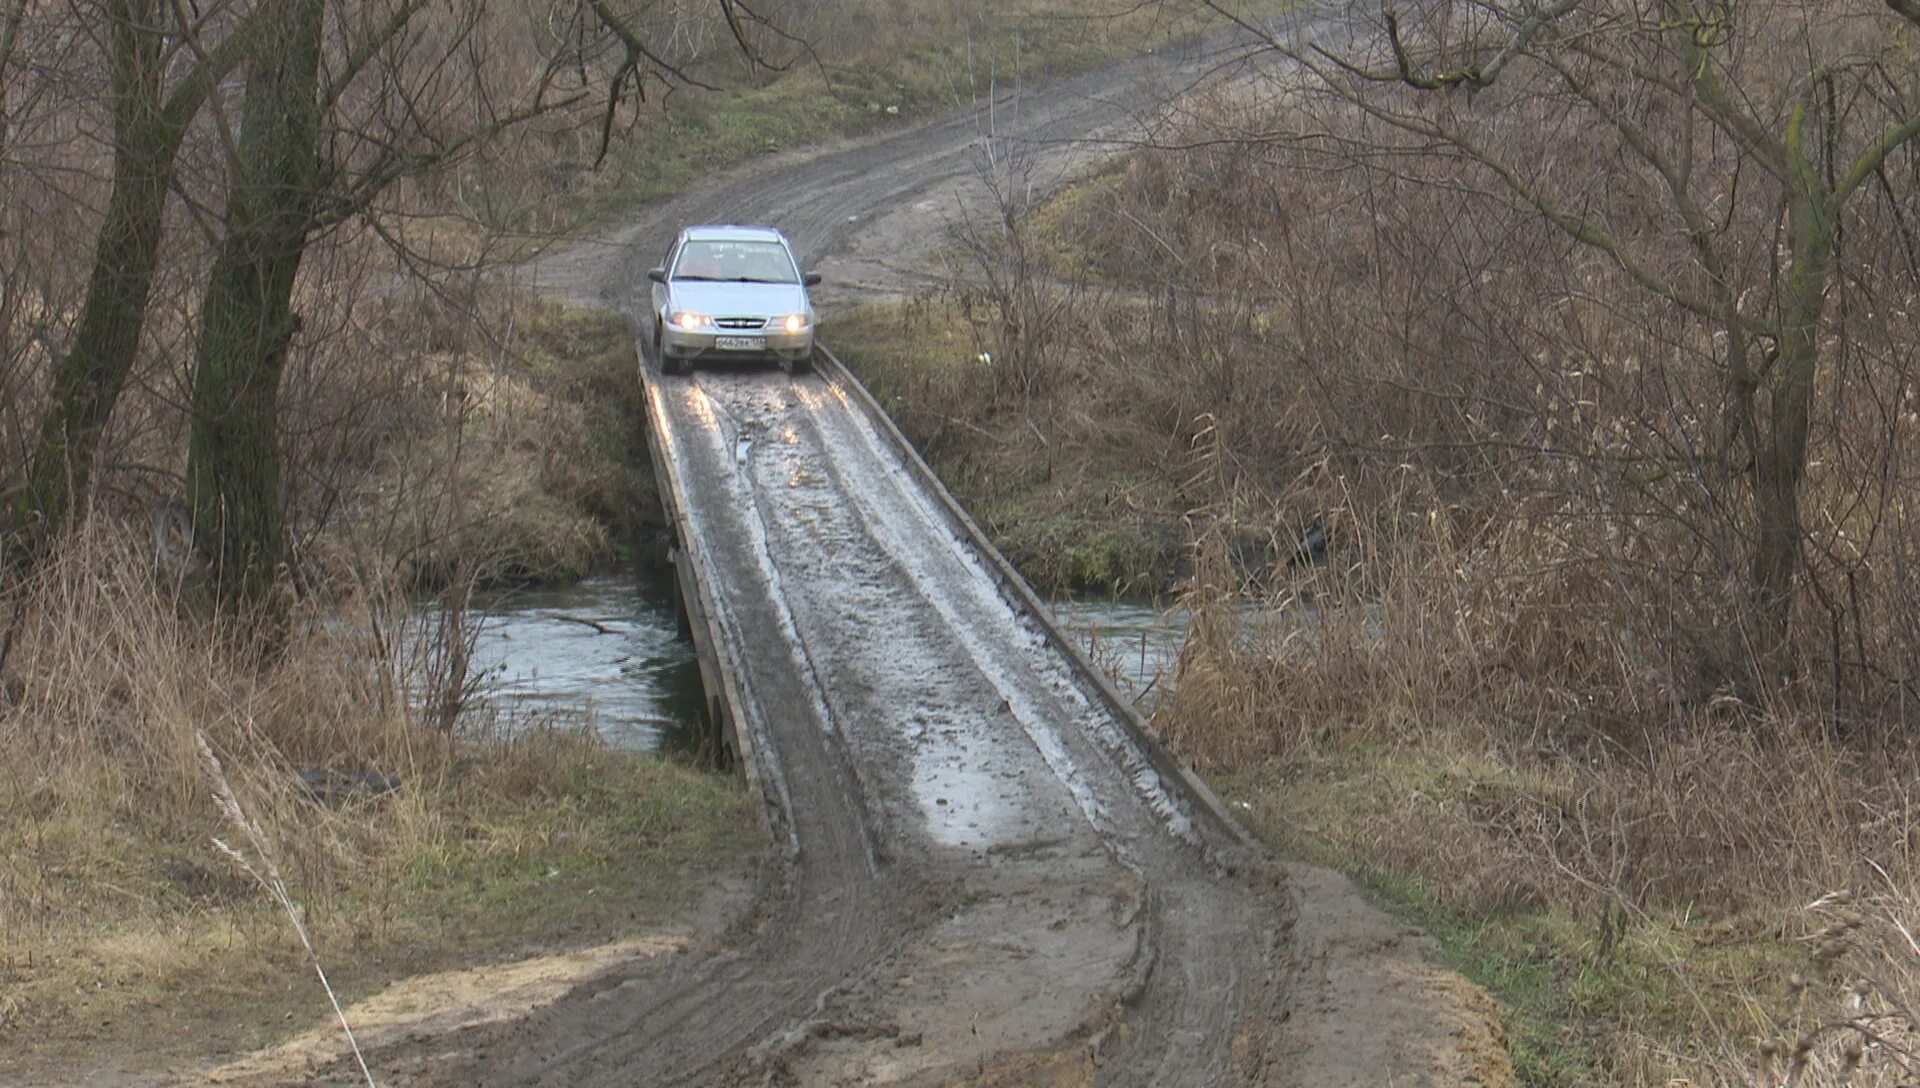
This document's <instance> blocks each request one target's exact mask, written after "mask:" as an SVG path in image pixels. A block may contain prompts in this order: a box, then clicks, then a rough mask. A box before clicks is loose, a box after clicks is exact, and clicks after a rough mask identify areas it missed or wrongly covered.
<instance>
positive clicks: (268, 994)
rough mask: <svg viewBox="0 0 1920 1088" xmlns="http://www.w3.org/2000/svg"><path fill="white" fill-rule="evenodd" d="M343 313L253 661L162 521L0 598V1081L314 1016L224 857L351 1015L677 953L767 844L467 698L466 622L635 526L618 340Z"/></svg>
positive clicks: (687, 797)
mask: <svg viewBox="0 0 1920 1088" xmlns="http://www.w3.org/2000/svg"><path fill="white" fill-rule="evenodd" d="M382 307H385V309H384V311H382ZM363 312H364V313H365V314H366V315H368V316H367V317H366V325H365V328H364V339H360V340H357V341H356V342H355V343H354V344H353V345H351V347H352V350H351V351H350V352H348V353H345V354H343V355H342V356H340V357H338V358H337V359H334V360H332V361H333V362H334V364H336V365H338V366H340V367H343V368H346V367H351V368H354V376H353V380H352V381H342V382H339V383H330V384H329V385H328V386H326V387H324V388H321V389H319V390H318V391H317V392H316V393H315V394H314V395H313V397H312V399H302V398H301V397H299V396H296V397H294V398H293V404H292V410H291V413H290V415H291V418H292V419H294V420H295V421H296V422H298V423H300V424H301V425H302V427H301V429H298V430H297V431H296V433H298V434H299V435H300V439H301V441H300V444H299V445H297V446H296V449H295V451H294V452H295V463H296V464H297V466H298V468H297V474H298V475H299V476H300V477H301V478H303V479H316V478H317V479H322V480H325V481H327V482H328V484H329V485H330V486H329V489H328V492H327V494H326V496H325V502H324V505H321V506H317V507H301V506H300V504H299V503H298V502H296V518H295V524H296V525H297V526H298V529H297V530H296V531H297V532H300V533H302V534H304V540H305V543H304V545H303V550H302V559H303V563H302V568H301V570H300V571H299V572H298V576H297V577H296V578H292V579H290V583H291V584H290V585H289V586H288V592H289V594H290V595H292V597H293V601H292V603H291V604H290V611H291V613H292V615H293V622H292V628H291V633H290V634H289V636H288V638H287V640H286V644H285V645H284V646H283V647H282V648H280V650H279V651H278V652H277V653H274V654H272V655H270V656H269V657H268V658H266V659H264V660H263V659H262V658H261V656H260V655H259V654H257V653H256V652H254V651H253V650H252V649H250V648H249V647H248V645H247V639H245V638H244V637H236V635H237V632H236V631H234V630H231V629H229V628H228V627H227V625H226V624H225V622H224V621H216V620H209V619H208V617H207V615H206V612H205V609H204V606H203V602H202V598H203V597H204V594H205V590H204V587H203V585H202V580H203V574H202V573H201V572H200V571H199V569H198V568H197V567H196V566H195V565H194V564H193V563H192V561H191V559H190V558H189V559H186V560H184V561H182V560H181V559H180V558H179V557H178V556H177V555H172V556H170V554H169V548H168V546H167V545H168V543H169V541H168V538H167V537H166V535H165V533H166V530H167V528H168V525H169V523H168V521H167V519H166V517H165V516H164V513H165V510H166V508H165V507H161V508H160V513H158V514H156V515H155V517H154V518H153V519H152V520H151V521H149V520H148V519H144V518H142V519H124V520H123V519H121V518H117V517H113V516H110V515H109V514H105V513H103V514H101V515H100V516H97V517H95V518H94V519H92V520H91V521H90V522H89V523H88V524H87V525H86V526H85V527H84V528H83V529H81V530H79V531H78V532H76V533H75V534H74V536H73V537H72V538H71V539H69V540H67V541H66V542H65V543H64V544H63V546H62V548H61V549H60V551H59V553H58V555H57V557H56V558H55V559H54V560H53V561H52V562H50V563H48V564H47V565H46V566H44V567H43V568H42V569H40V570H38V571H36V572H35V573H34V574H33V576H32V577H31V578H29V579H27V580H25V581H24V582H16V583H14V584H11V585H10V586H9V587H8V593H7V596H6V597H5V599H4V601H0V605H3V606H4V607H0V616H3V617H5V620H6V622H7V624H8V627H7V629H6V631H7V639H8V652H7V654H6V671H5V676H4V686H3V689H0V767H4V768H5V770H4V771H0V1080H6V1081H7V1082H8V1083H21V1082H24V1083H68V1082H71V1081H73V1080H75V1079H84V1077H85V1076H87V1075H89V1071H93V1070H104V1069H109V1068H119V1069H125V1070H131V1071H141V1072H152V1071H156V1070H158V1069H160V1068H163V1067H170V1066H176V1065H178V1066H179V1067H189V1068H190V1067H191V1066H192V1065H193V1064H194V1063H197V1062H202V1061H206V1060H208V1059H210V1058H217V1057H219V1056H221V1055H223V1054H228V1053H230V1052H236V1051H241V1050H245V1049H248V1048H252V1047H255V1046H259V1045H261V1044H264V1043H267V1042H271V1041H273V1040H275V1039H278V1038H280V1037H283V1036H286V1035H290V1034H292V1033H295V1032H298V1031H302V1030H305V1029H307V1028H308V1027H310V1026H311V1025H313V1024H315V1023H317V1022H322V1018H323V1015H324V1014H325V1012H326V1006H325V1004H324V998H323V995H322V994H321V992H320V990H319V988H318V986H317V984H316V983H315V982H314V979H313V976H312V974H311V971H310V969H309V968H308V967H307V966H306V963H305V954H304V952H303V950H302V948H301V946H300V944H299V943H298V941H297V939H296V938H295V935H294V933H293V930H292V928H291V927H290V926H289V925H288V922H287V919H286V917H285V915H284V914H283V913H282V912H281V909H280V907H279V906H277V905H276V904H275V903H274V902H273V901H272V900H271V899H270V898H269V897H268V896H267V895H266V894H265V893H264V892H263V890H262V888H261V887H260V886H259V885H258V884H257V883H256V882H255V881H254V880H253V879H252V878H251V877H249V876H248V875H247V874H246V873H245V872H244V871H242V869H241V868H240V867H239V866H238V865H237V864H236V863H235V861H234V860H233V859H231V858H229V857H227V856H225V855H224V854H223V853H222V852H221V851H220V850H219V849H218V848H216V846H215V845H214V843H213V839H214V838H216V837H218V838H221V839H223V840H225V841H227V842H228V843H230V844H233V845H235V846H237V847H238V848H240V849H241V850H242V851H243V852H245V853H246V854H248V855H249V856H250V857H251V858H252V860H253V862H254V864H255V865H256V866H264V865H265V864H267V863H268V862H271V864H272V865H273V866H274V867H275V868H276V869H277V870H278V872H279V873H280V874H282V875H283V876H284V878H285V881H286V884H287V886H288V888H289V890H290V892H291V895H292V898H293V899H294V900H295V901H296V902H297V903H298V905H299V909H300V910H301V912H302V914H303V916H304V918H305V921H306V924H307V926H308V928H309V929H310V931H311V933H312V935H313V939H314V943H315V946H316V949H317V952H318V956H319V959H320V961H321V963H322V964H324V965H325V967H326V969H327V971H328V973H329V976H330V978H331V979H332V981H333V983H334V984H335V986H336V987H337V988H338V989H339V990H340V991H341V993H342V996H343V997H345V998H347V999H349V1000H352V999H356V998H359V997H362V996H365V995H368V994H371V993H373V992H375V991H377V990H379V989H380V988H381V987H383V986H384V985H386V984H387V983H389V982H392V981H394V980H396V979H401V978H404V977H408V976H412V975H416V974H419V973H422V972H429V971H436V970H442V969H447V968H453V967H462V966H469V965H472V964H475V963H486V962H492V961H502V960H510V959H513V958H515V957H518V956H522V955H527V954H530V953H534V952H547V951H553V950H555V949H567V948H575V947H582V946H587V945H592V944H596V943H599V942H603V941H607V940H609V939H612V938H614V937H618V936H624V935H632V934H635V933H647V932H655V931H662V930H672V929H674V928H675V927H678V926H681V925H682V924H684V922H685V920H686V917H687V912H688V911H689V910H690V909H691V908H692V904H693V902H694V897H695V896H696V895H697V894H698V893H699V892H700V891H701V890H702V889H703V888H706V887H708V886H709V885H710V882H711V880H712V878H713V877H714V876H715V875H716V873H728V872H735V873H737V872H738V871H739V870H740V867H741V866H742V865H744V864H746V863H747V861H748V860H749V859H750V858H751V857H753V856H754V855H755V854H756V852H757V851H758V849H759V848H760V846H761V845H762V841H763V840H762V836H761V834H760V832H759V830H758V826H757V823H756V819H755V813H754V811H753V810H752V808H751V806H750V805H749V804H748V803H747V800H746V798H745V795H744V794H743V793H742V792H741V791H740V789H739V787H738V784H737V782H736V781H735V780H734V779H733V778H732V777H731V776H729V775H724V774H716V773H713V772H708V771H703V770H700V769H698V768H696V767H694V766H692V765H690V764H686V763H683V762H679V761H676V760H673V759H665V758H661V759H656V758H641V757H634V756H628V755H620V754H616V753H612V752H609V751H607V750H605V749H604V747H603V746H602V745H601V744H600V743H599V742H598V740H597V739H596V738H595V737H593V735H592V734H591V733H590V732H589V731H587V730H586V728H585V726H584V725H583V726H580V727H577V728H570V727H567V726H564V725H551V726H548V727H545V728H543V729H541V730H539V731H536V732H534V733H530V734H527V733H507V732H503V731H502V730H501V729H500V728H499V726H498V723H497V722H495V721H494V720H493V719H492V718H491V717H490V716H489V715H488V714H487V713H486V711H485V710H484V708H483V707H482V706H480V705H479V704H478V703H477V702H476V701H475V700H473V698H472V696H473V695H474V693H475V692H476V691H477V690H478V688H479V686H480V684H481V683H482V682H483V681H482V679H481V678H476V677H472V676H469V675H468V672H467V668H466V663H465V662H466V656H465V655H466V651H467V647H468V643H467V638H468V634H469V632H470V631H471V629H472V626H473V624H474V623H475V622H476V620H475V619H474V618H473V617H470V616H468V615H467V614H466V611H465V602H466V600H467V598H468V595H469V594H471V593H472V592H474V591H475V590H476V589H480V588H485V587H489V586H500V585H507V584H519V583H523V582H526V581H529V580H541V581H546V580H556V579H571V578H575V577H578V576H580V575H581V574H583V573H585V572H588V571H590V570H594V569H597V568H599V567H602V566H604V565H605V564H607V563H609V562H612V561H614V560H615V559H617V558H618V557H619V556H620V554H621V553H622V552H623V551H627V550H629V549H631V548H632V547H633V546H634V545H633V542H634V541H635V540H639V539H644V537H645V533H646V532H647V531H648V526H647V525H646V522H647V521H648V517H649V516H648V515H647V514H646V513H645V511H647V510H649V509H650V508H651V507H652V505H653V500H652V496H651V494H650V489H651V486H652V482H651V475H650V473H649V472H648V471H647V469H646V466H645V464H644V460H643V457H644V454H643V452H642V451H643V449H644V445H643V443H642V442H641V440H640V436H639V435H638V434H637V433H635V431H634V427H635V426H636V422H635V421H636V418H637V417H636V416H635V414H634V413H633V412H632V411H631V406H630V398H632V397H633V396H635V395H637V394H636V388H637V383H636V382H635V381H634V374H633V367H634V365H635V364H634V358H633V354H632V347H631V342H630V340H629V338H628V336H627V333H626V330H625V326H624V323H623V322H621V321H620V320H619V319H618V318H617V317H610V316H608V315H601V314H591V313H584V312H578V311H570V310H566V309H563V308H560V307H558V306H554V305H551V304H546V303H539V302H524V301H523V302H518V303H513V302H509V301H507V300H503V299H496V298H492V297H488V296H485V295H481V296H476V297H473V298H469V299H465V300H462V301H460V302H458V303H457V304H456V303H455V302H453V301H451V300H449V299H447V298H446V297H444V296H443V297H441V298H439V299H437V300H428V299H424V298H420V299H410V300H394V301H387V300H383V301H381V302H380V303H377V304H374V305H370V306H368V307H366V308H364V310H363ZM366 346H371V348H372V349H373V350H372V352H371V353H369V352H367V351H364V350H362V349H363V347H366ZM343 347H344V346H343ZM327 362H328V360H325V359H323V360H320V361H318V362H316V363H315V364H314V365H326V363H327ZM316 421H317V422H316ZM319 423H324V424H325V426H320V425H318V424H319ZM309 424H312V426H311V429H310V430H309V429H305V428H306V427H307V426H308V425H309ZM314 501H315V502H316V503H318V502H319V501H320V500H318V499H315V500H314ZM156 556H158V557H159V559H160V562H158V563H156ZM203 741H204V743H205V744H206V745H207V748H208V749H209V750H210V751H211V752H212V753H214V754H215V756H216V757H217V759H218V760H219V761H220V763H221V765H222V767H221V770H220V771H219V774H220V775H223V776H224V781H225V783H226V784H227V785H228V786H230V788H231V789H232V791H233V794H234V796H235V797H236V798H237V800H238V801H239V803H240V806H241V808H242V809H243V811H244V813H245V815H246V817H247V818H248V819H249V820H251V821H252V822H253V823H254V824H255V825H256V826H257V828H258V829H259V832H260V839H259V842H258V843H255V842H253V841H252V839H251V837H250V836H249V835H248V834H247V832H246V830H245V829H244V828H242V827H240V826H238V825H237V824H236V823H235V822H234V820H233V819H231V818H230V817H228V816H223V814H222V813H221V812H220V811H219V810H218V809H217V807H216V805H215V802H214V796H215V793H216V792H217V790H216V787H218V786H219V785H220V782H219V781H217V780H216V772H215V769H214V767H213V766H212V764H211V762H210V761H209V760H208V759H207V758H206V754H205V752H204V751H203V749H202V747H201V745H202V742H203ZM303 774H306V775H315V774H319V775H328V774H331V775H336V776H346V777H347V779H349V780H356V781H357V780H361V779H360V778H359V777H358V776H364V775H367V774H374V775H377V776H381V778H382V781H384V776H389V775H390V776H393V779H394V780H395V781H397V791H395V792H392V793H388V792H386V791H385V790H384V789H379V790H375V791H372V792H368V791H365V790H360V791H357V792H355V791H349V792H346V793H345V794H344V795H332V794H328V795H317V794H316V793H315V792H314V791H313V790H311V789H309V788H308V787H307V786H305V785H303V784H302V779H301V777H300V776H301V775H303Z"/></svg>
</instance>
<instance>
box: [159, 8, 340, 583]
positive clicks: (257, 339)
mask: <svg viewBox="0 0 1920 1088" xmlns="http://www.w3.org/2000/svg"><path fill="white" fill-rule="evenodd" d="M323 10H324V3H323V0H281V3H280V4H279V5H278V6H277V8H276V9H275V10H274V12H273V14H272V16H271V17H270V18H271V20H272V22H271V25H269V26H268V27H267V28H266V29H267V32H266V33H265V34H264V35H263V36H262V39H261V41H262V43H263V44H262V46H261V48H260V49H259V50H258V51H256V52H255V53H254V54H253V55H252V56H251V57H250V59H249V60H248V66H247V87H246V106H245V111H244V114H243V116H242V119H241V130H240V139H239V148H238V157H237V160H236V161H235V163H234V164H233V174H234V176H233V181H232V188H231V191H230V194H229V196H228V207H227V216H226V233H225V235H224V236H223V238H222V239H221V243H220V248H219V253H218V255H217V256H216V258H215V261H214V266H213V274H212V278H211V279H210V281H209V282H208V284H207V293H206V297H205V299H204V301H203V304H202V306H201V311H200V347H199V351H198V353H197V357H196V360H195V363H196V371H195V378H194V396H193V428H192V434H191V436H190V438H189V441H188V450H187V491H188V497H189V500H190V502H191V504H192V507H193V514H194V536H195V543H196V544H197V545H198V546H199V547H200V549H201V550H202V551H203V552H204V553H206V554H208V555H211V556H213V557H214V558H215V560H216V561H217V563H218V572H219V578H220V595H221V598H222V599H223V601H225V602H226V603H228V604H230V605H238V604H245V605H251V606H255V607H265V608H268V609H271V608H272V604H273V595H272V593H271V590H272V588H273V585H274V581H275V577H276V572H277V570H278V567H279V565H280V562H281V559H282V556H283V548H284V529H283V526H282V518H281V509H280V440H279V393H280V378H281V375H282V373H283V372H284V370H285V367H286V359H287V348H288V344H289V342H290V341H291V340H292V338H293V335H294V333H295V332H296V331H298V328H299V319H298V317H297V316H296V315H295V314H294V312H293V286H294V278H295V276H296V275H297V273H298V272H299V268H300V260H301V258H302V256H303V255H304V254H305V251H306V244H307V237H308V234H309V233H310V231H311V230H312V226H313V209H314V205H315V201H316V200H317V194H316V188H315V187H316V186H317V185H318V183H319V179H318V174H319V169H318V165H317V163H318V159H317V148H316V141H317V138H318V133H319V105H318V89H317V79H318V73H319V56H320V30H321V14H322V12H323Z"/></svg>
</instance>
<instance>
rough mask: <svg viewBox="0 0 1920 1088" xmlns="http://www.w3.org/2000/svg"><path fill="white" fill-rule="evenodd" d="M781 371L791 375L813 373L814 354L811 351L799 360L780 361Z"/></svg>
mask: <svg viewBox="0 0 1920 1088" xmlns="http://www.w3.org/2000/svg"><path fill="white" fill-rule="evenodd" d="M780 369H782V370H784V371H786V372H787V373H789V374H811V373H813V352H811V351H809V352H807V354H805V355H802V356H800V357H799V358H798V359H782V360H780Z"/></svg>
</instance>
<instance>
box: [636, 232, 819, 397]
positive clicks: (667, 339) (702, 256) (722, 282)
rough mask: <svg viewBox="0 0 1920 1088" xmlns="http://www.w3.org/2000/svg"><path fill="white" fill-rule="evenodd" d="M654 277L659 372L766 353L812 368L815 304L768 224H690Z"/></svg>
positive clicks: (814, 278)
mask: <svg viewBox="0 0 1920 1088" xmlns="http://www.w3.org/2000/svg"><path fill="white" fill-rule="evenodd" d="M647 278H648V279H650V280H652V281H653V354H654V358H656V359H658V360H660V373H662V374H684V373H686V371H687V369H688V368H689V367H691V366H692V365H693V364H695V363H698V362H714V361H719V360H725V359H753V360H763V361H764V360H772V361H775V362H778V363H779V364H780V365H781V367H783V368H784V369H785V370H786V371H787V372H788V373H790V374H795V373H804V372H806V371H808V370H811V369H813V320H814V319H813V303H812V302H811V301H809V300H808V298H807V288H809V287H811V286H813V285H814V284H816V283H819V282H820V274H819V273H817V272H802V271H801V270H800V263H799V262H798V261H797V260H795V259H794V256H793V246H792V245H791V244H789V243H788V242H787V239H786V236H785V235H783V234H781V233H780V232H779V231H777V230H774V229H773V228H772V227H688V228H687V229H685V230H683V231H681V232H680V237H679V238H677V239H675V240H674V243H673V248H672V249H671V250H669V251H668V252H667V263H666V264H664V265H662V266H661V267H659V268H655V269H653V270H651V271H649V272H648V273H647Z"/></svg>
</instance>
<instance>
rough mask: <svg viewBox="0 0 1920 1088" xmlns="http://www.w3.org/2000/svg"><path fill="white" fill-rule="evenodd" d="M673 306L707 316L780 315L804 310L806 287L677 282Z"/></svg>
mask: <svg viewBox="0 0 1920 1088" xmlns="http://www.w3.org/2000/svg"><path fill="white" fill-rule="evenodd" d="M670 295H671V298H672V304H673V308H674V309H676V310H692V311H693V312H694V313H699V314H706V315H707V316H708V317H779V316H781V315H782V314H797V313H804V312H806V309H807V290H806V288H804V287H802V286H800V285H799V284H797V283H707V282H703V281H691V282H689V281H685V280H681V281H676V282H675V283H674V284H673V285H672V288H671V292H670Z"/></svg>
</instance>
